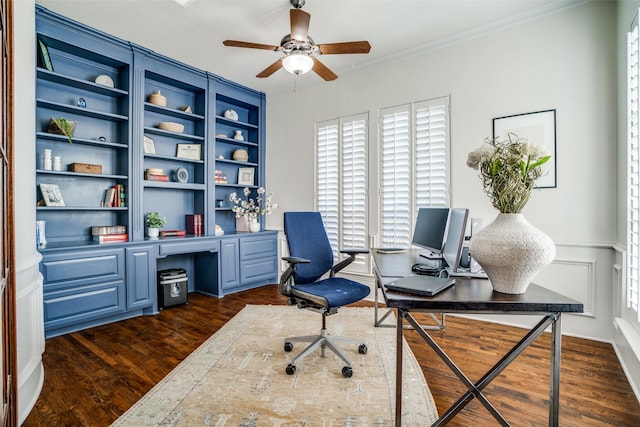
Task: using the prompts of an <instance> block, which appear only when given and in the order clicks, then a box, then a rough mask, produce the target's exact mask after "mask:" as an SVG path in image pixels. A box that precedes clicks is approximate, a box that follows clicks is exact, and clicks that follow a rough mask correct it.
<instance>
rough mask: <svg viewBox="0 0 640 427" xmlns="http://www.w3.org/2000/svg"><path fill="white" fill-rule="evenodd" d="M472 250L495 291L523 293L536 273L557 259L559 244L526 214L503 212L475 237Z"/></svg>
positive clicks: (473, 237)
mask: <svg viewBox="0 0 640 427" xmlns="http://www.w3.org/2000/svg"><path fill="white" fill-rule="evenodd" d="M469 251H470V253H471V256H472V257H473V258H474V259H475V260H476V261H477V262H478V263H479V264H480V265H481V266H482V268H484V271H485V273H487V276H489V280H491V284H492V285H493V289H494V290H496V291H498V292H502V293H505V294H523V293H525V292H526V291H527V288H528V287H529V283H531V280H532V279H533V278H534V277H535V276H536V274H538V272H539V271H540V270H542V268H544V267H545V266H547V265H548V264H550V263H551V261H553V258H554V257H555V255H556V246H555V244H554V243H553V241H552V240H551V238H549V236H547V235H546V234H545V233H544V232H542V231H540V230H539V229H537V228H536V227H534V226H533V225H532V224H530V223H529V222H528V221H527V220H526V219H525V218H524V216H523V215H522V214H520V213H500V214H498V216H497V217H496V219H495V220H494V221H493V222H492V223H491V224H489V225H487V226H486V227H485V228H483V229H482V230H480V231H478V232H477V233H475V234H474V235H473V236H472V237H471V242H470V246H469Z"/></svg>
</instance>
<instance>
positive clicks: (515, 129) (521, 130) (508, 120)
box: [493, 110, 557, 188]
mask: <svg viewBox="0 0 640 427" xmlns="http://www.w3.org/2000/svg"><path fill="white" fill-rule="evenodd" d="M508 133H513V134H515V135H518V137H519V138H526V140H527V142H529V143H530V144H533V145H541V146H544V147H545V148H546V149H547V151H548V152H549V154H551V159H550V160H549V161H548V162H547V163H545V164H543V165H542V176H541V177H540V178H539V179H538V181H537V185H536V187H537V188H556V187H557V182H556V164H557V162H556V110H545V111H535V112H533V113H524V114H515V115H512V116H505V117H498V118H495V119H493V137H494V138H500V140H502V141H505V140H507V139H508V135H507V134H508Z"/></svg>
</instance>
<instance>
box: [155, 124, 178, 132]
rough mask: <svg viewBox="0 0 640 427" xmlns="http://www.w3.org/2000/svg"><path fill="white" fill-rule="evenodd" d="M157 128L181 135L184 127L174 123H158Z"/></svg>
mask: <svg viewBox="0 0 640 427" xmlns="http://www.w3.org/2000/svg"><path fill="white" fill-rule="evenodd" d="M158 128H160V129H162V130H168V131H171V132H177V133H182V132H183V131H184V125H183V124H180V123H174V122H160V123H158Z"/></svg>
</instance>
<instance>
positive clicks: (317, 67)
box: [311, 56, 338, 81]
mask: <svg viewBox="0 0 640 427" xmlns="http://www.w3.org/2000/svg"><path fill="white" fill-rule="evenodd" d="M311 59H313V68H312V70H313V71H315V72H316V73H317V74H318V75H319V76H320V77H322V78H323V79H325V80H326V81H331V80H335V79H337V78H338V76H337V75H336V73H334V72H333V71H331V70H330V69H328V68H327V66H326V65H324V64H323V63H322V62H320V61H319V60H318V59H317V58H314V57H313V56H312V57H311Z"/></svg>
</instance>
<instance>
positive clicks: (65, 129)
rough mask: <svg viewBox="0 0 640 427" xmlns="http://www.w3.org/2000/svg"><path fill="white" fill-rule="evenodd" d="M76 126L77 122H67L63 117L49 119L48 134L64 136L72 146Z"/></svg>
mask: <svg viewBox="0 0 640 427" xmlns="http://www.w3.org/2000/svg"><path fill="white" fill-rule="evenodd" d="M77 124H78V122H75V121H69V120H67V119H65V118H64V117H58V118H55V117H51V120H50V122H49V129H48V132H49V133H55V134H58V135H64V136H66V137H67V138H68V139H69V144H73V131H74V130H75V128H76V125H77Z"/></svg>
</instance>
